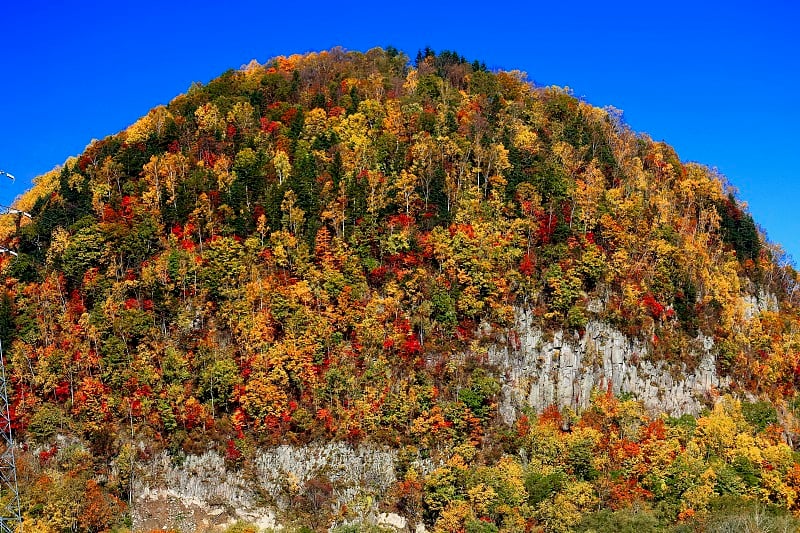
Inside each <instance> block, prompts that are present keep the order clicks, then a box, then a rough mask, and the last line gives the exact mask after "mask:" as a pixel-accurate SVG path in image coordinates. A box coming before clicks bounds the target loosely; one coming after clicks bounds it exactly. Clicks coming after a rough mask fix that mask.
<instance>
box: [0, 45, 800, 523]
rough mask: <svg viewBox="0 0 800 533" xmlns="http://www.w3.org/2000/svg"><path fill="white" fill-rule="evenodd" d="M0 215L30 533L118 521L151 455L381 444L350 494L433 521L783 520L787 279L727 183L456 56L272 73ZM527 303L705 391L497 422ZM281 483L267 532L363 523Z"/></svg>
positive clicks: (182, 106) (797, 427)
mask: <svg viewBox="0 0 800 533" xmlns="http://www.w3.org/2000/svg"><path fill="white" fill-rule="evenodd" d="M15 207H16V208H17V209H19V210H21V211H24V212H26V213H29V214H30V217H27V216H23V215H20V214H11V215H5V216H4V217H0V224H2V226H0V239H2V245H3V246H4V247H5V248H7V249H8V250H13V251H15V253H16V254H17V255H12V254H9V253H6V254H4V255H2V256H1V257H0V269H2V290H0V340H2V346H3V349H4V356H5V360H6V371H7V374H8V383H9V395H10V397H11V398H10V399H11V402H12V405H11V418H12V429H13V431H14V434H15V438H16V439H17V440H18V442H19V447H18V450H17V468H18V482H19V490H20V497H21V507H22V514H23V518H24V520H23V522H24V524H23V528H24V531H28V532H31V531H47V532H50V531H57V532H61V531H85V532H95V531H110V530H114V531H126V530H128V529H131V528H134V527H135V525H136V524H134V523H132V519H131V516H132V514H131V513H132V506H135V505H136V494H134V492H135V491H134V488H135V479H136V478H137V476H138V475H139V474H137V468H140V465H144V464H146V463H147V461H148V460H149V459H150V458H152V457H154V456H156V455H157V454H158V453H161V452H163V451H167V452H168V453H169V455H170V457H172V458H173V460H174V461H176V462H179V461H181V460H183V459H184V458H185V457H188V456H193V455H199V454H202V453H205V452H207V451H209V450H211V451H215V452H216V453H218V454H219V455H220V456H222V457H224V460H225V466H226V468H227V469H229V470H231V471H240V472H243V473H244V474H243V475H247V472H250V471H251V469H252V466H253V461H254V457H255V454H256V452H257V451H258V450H260V449H265V448H269V447H273V446H276V445H279V444H291V445H294V446H304V445H307V444H309V443H314V442H330V441H336V442H344V443H346V444H348V445H350V446H360V445H370V446H377V447H381V448H385V449H389V450H391V451H392V453H393V454H395V457H396V461H395V467H394V471H395V476H396V481H395V482H394V483H393V484H392V485H391V486H390V487H388V488H387V490H385V491H384V492H383V493H381V494H375V495H374V503H373V506H374V508H375V509H377V510H379V511H380V512H386V513H395V514H398V515H400V516H403V517H404V518H405V519H407V520H408V521H409V524H424V525H425V527H426V528H427V529H428V531H435V532H442V533H444V532H452V533H456V532H469V533H479V532H480V533H490V532H497V531H509V532H510V531H515V532H516V531H519V532H523V531H525V532H537V531H547V532H550V531H552V532H567V531H637V532H647V531H743V530H745V525H744V524H749V523H751V522H753V521H760V522H759V523H761V524H762V525H763V527H765V528H766V527H771V528H775V529H774V530H776V531H777V530H778V528H786V530H795V529H796V528H798V527H800V519H798V518H795V516H800V455H798V454H797V451H796V447H797V442H798V436H800V419H799V418H798V416H800V415H798V408H800V398H798V396H797V390H796V387H797V385H798V383H800V328H799V326H800V309H799V308H798V304H799V303H800V299H799V298H800V294H798V291H797V288H798V275H797V272H796V271H795V270H794V269H793V268H792V267H791V266H789V265H788V262H787V261H786V260H785V258H784V256H783V252H782V251H781V249H780V247H779V246H777V245H776V244H773V243H770V242H769V241H768V240H766V238H765V237H764V236H763V234H762V233H761V232H760V231H759V229H758V226H757V224H756V223H755V222H754V220H753V219H752V217H751V216H750V214H749V212H748V210H747V209H746V207H745V206H744V204H743V203H742V202H741V201H740V200H739V199H738V198H737V194H736V191H735V189H734V187H733V186H732V185H731V184H729V183H727V181H726V180H725V178H724V177H723V176H721V175H719V174H717V173H716V172H715V171H713V170H712V169H709V168H707V167H705V166H703V165H701V164H697V163H687V162H683V161H682V160H681V159H680V157H679V155H678V154H676V153H675V151H674V150H673V149H672V148H671V147H670V146H669V145H667V144H665V143H661V142H654V141H653V140H652V139H650V138H649V137H648V136H647V135H645V134H641V133H637V132H634V131H632V130H631V129H630V128H629V127H628V126H627V125H626V124H625V122H624V121H623V119H622V115H621V112H619V111H618V110H616V109H614V108H605V109H601V108H598V107H593V106H592V105H590V104H588V103H587V102H585V101H582V100H580V99H577V98H575V97H574V96H573V95H572V94H571V93H570V92H569V91H568V90H566V89H562V88H558V87H540V86H536V85H534V84H532V83H530V82H529V81H528V80H527V77H526V75H525V74H524V73H522V72H518V71H508V72H507V71H489V70H488V69H487V68H486V66H485V65H484V64H482V63H480V62H478V61H471V60H467V59H465V58H463V57H462V56H460V55H459V54H457V53H455V52H450V51H444V52H440V53H436V52H434V51H433V50H430V49H426V50H423V51H421V52H419V53H418V54H417V55H416V58H415V59H410V58H409V57H408V56H406V55H405V54H403V53H401V52H400V51H398V50H396V49H393V48H391V47H388V48H387V49H385V50H384V49H379V48H376V49H373V50H369V51H368V52H365V53H362V52H349V51H344V50H341V49H333V50H329V51H325V52H319V53H310V54H306V55H293V56H289V57H278V58H275V59H273V60H270V61H268V62H266V63H265V64H263V65H262V64H259V63H257V62H252V63H251V64H249V65H247V66H245V67H242V68H241V69H239V70H231V71H228V72H226V73H224V74H222V75H221V76H220V77H218V78H216V79H214V80H213V81H211V82H210V83H208V84H206V85H201V84H195V85H193V86H192V87H191V88H190V89H189V90H188V91H187V92H186V93H185V94H182V95H179V96H177V97H176V98H174V99H173V100H172V101H171V102H170V103H169V104H168V105H166V106H159V107H156V108H154V109H152V110H151V111H150V112H149V113H148V114H146V115H145V116H143V117H142V118H141V119H139V120H138V121H137V122H135V123H134V124H133V125H131V126H130V127H129V128H127V129H126V130H125V131H122V132H120V133H118V134H116V135H112V136H109V137H107V138H105V139H102V140H99V141H93V142H92V143H91V144H90V145H89V146H88V147H87V148H86V150H85V151H84V152H83V153H82V154H81V155H80V156H78V157H74V158H70V159H68V160H67V161H66V162H65V163H64V165H63V166H61V167H59V168H56V169H54V170H53V171H51V172H49V173H46V174H44V175H42V176H40V177H38V178H37V179H36V181H35V183H34V186H33V187H32V188H31V189H30V190H29V191H28V192H27V193H25V194H24V195H23V196H21V197H20V198H18V199H17V200H16V203H15ZM755 300H758V301H762V302H768V304H764V305H756V306H753V305H750V304H749V303H748V302H752V301H755ZM521 312H525V313H527V315H528V316H531V317H533V321H534V322H535V324H536V326H537V327H538V328H541V330H542V331H545V332H549V334H551V335H552V334H554V333H555V332H566V334H568V335H575V336H580V335H582V334H583V332H584V331H585V330H586V327H587V325H588V324H590V323H593V322H597V323H603V324H608V325H609V327H613V328H615V330H618V331H620V332H622V333H623V334H624V335H626V336H627V337H629V338H631V339H636V340H637V342H639V343H641V345H642V346H644V347H645V348H646V350H645V351H644V352H643V353H642V355H641V357H642V358H643V359H646V360H647V361H650V362H652V363H653V364H656V363H658V364H659V365H662V366H663V367H664V368H669V369H670V371H671V372H673V373H674V374H675V375H676V376H679V375H681V374H682V373H687V372H691V371H692V370H693V369H694V368H695V367H696V366H697V365H698V364H699V355H698V354H699V353H700V352H699V351H698V348H697V344H698V340H697V339H698V338H699V337H700V336H702V337H703V338H708V339H711V340H713V354H714V364H715V367H716V368H715V369H714V370H715V372H717V373H718V374H719V375H720V376H723V378H724V379H725V383H727V385H726V387H724V389H720V390H717V389H715V388H712V389H710V390H708V391H707V394H705V396H704V397H702V398H700V399H699V401H701V402H702V403H703V405H705V409H704V410H702V411H701V412H697V413H685V414H683V415H682V416H670V415H667V414H665V413H660V412H653V410H652V409H647V408H645V406H644V405H643V404H642V403H641V402H640V401H639V399H637V397H636V396H635V395H634V394H628V393H626V392H625V391H622V392H621V393H619V394H614V393H613V392H612V391H611V390H610V389H605V390H604V389H602V388H598V389H596V390H595V391H594V393H593V396H592V399H591V401H590V402H589V404H588V406H586V407H583V408H573V407H570V406H564V405H556V404H553V405H551V406H549V407H547V408H545V409H536V408H533V407H530V406H529V407H527V408H526V407H524V406H523V407H522V408H521V409H520V411H519V412H518V413H516V415H515V416H516V417H515V420H514V421H513V422H512V423H511V424H509V423H507V422H506V421H504V420H503V418H502V417H501V416H500V414H499V412H498V405H499V404H500V402H501V400H502V397H503V394H505V393H504V384H505V376H504V374H503V372H502V371H501V370H499V369H498V368H497V367H496V365H493V364H492V362H491V361H490V359H489V357H488V355H487V353H488V350H489V349H490V347H493V346H506V347H509V346H510V348H509V349H514V348H515V346H514V345H515V343H516V344H519V336H518V334H517V333H518V332H517V331H515V328H516V327H517V326H518V320H517V317H518V315H519V314H520V313H521ZM516 348H519V346H517V347H516ZM633 364H635V362H634V363H633ZM676 379H677V378H676ZM665 394H667V395H669V394H670V392H669V391H665ZM420 465H428V467H425V468H423V467H422V466H420ZM293 491H294V492H293V493H292V494H291V502H292V504H291V505H290V506H289V507H288V508H284V509H282V510H280V513H279V518H280V520H281V522H282V523H283V524H285V525H286V527H288V528H289V530H290V531H293V530H295V529H296V530H298V531H310V530H314V529H316V530H319V531H327V530H328V529H329V528H330V527H334V528H337V527H338V528H339V529H338V531H359V530H361V529H359V528H360V527H361V528H363V530H368V528H369V527H372V528H374V530H376V531H377V530H380V527H382V526H377V525H367V524H361V522H359V520H360V519H362V518H363V513H362V512H361V511H359V510H358V509H357V508H356V507H354V506H353V505H344V504H339V503H336V499H335V498H334V494H335V493H336V485H335V483H334V482H333V481H331V480H330V479H328V478H326V477H325V476H323V475H320V476H316V477H314V478H313V479H310V480H305V482H304V483H300V484H299V486H297V487H295V488H294V489H293ZM5 496H6V497H7V496H8V495H5ZM273 496H274V495H270V494H265V495H264V501H265V505H269V504H270V498H272V497H273ZM354 524H355V525H354ZM358 524H361V525H360V526H359V525H358ZM764 524H765V525H764ZM236 527H239V529H238V530H237V531H244V530H246V529H247V526H245V525H242V524H238V525H237V526H236ZM292 528H294V529H292ZM348 528H349V529H348ZM354 528H355V529H354ZM725 528H728V529H725ZM232 530H233V529H231V531H232ZM252 530H253V531H254V529H252ZM764 530H770V531H771V530H773V529H764ZM780 530H783V529H780Z"/></svg>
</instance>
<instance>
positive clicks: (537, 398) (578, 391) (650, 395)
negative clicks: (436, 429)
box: [489, 311, 729, 424]
mask: <svg viewBox="0 0 800 533" xmlns="http://www.w3.org/2000/svg"><path fill="white" fill-rule="evenodd" d="M515 330H516V333H517V337H518V340H519V341H518V342H515V343H508V344H509V345H501V344H497V345H495V346H493V347H490V349H489V360H490V362H491V363H492V364H495V365H497V366H498V367H499V369H500V372H501V375H502V377H503V378H504V379H503V384H502V390H501V404H500V414H501V416H502V417H503V419H504V420H505V421H506V422H507V423H509V424H510V423H513V421H514V420H515V419H516V417H517V414H518V412H519V410H520V408H521V407H524V406H531V407H533V408H535V409H536V410H538V411H541V410H542V409H544V408H546V407H548V406H550V405H553V404H555V405H558V406H559V407H571V408H573V409H579V408H583V407H586V406H587V405H588V403H589V400H590V399H591V394H592V391H593V390H599V391H605V390H608V389H609V388H610V389H611V391H612V392H613V393H614V394H617V395H618V394H620V393H631V394H632V395H633V396H634V397H635V398H637V399H639V400H641V401H642V402H643V403H644V405H645V407H646V408H647V409H649V410H651V411H657V412H666V413H669V414H670V415H680V414H684V413H693V414H696V413H698V412H699V411H700V410H701V409H702V408H703V406H704V403H703V401H704V399H705V398H706V397H707V396H708V394H709V393H710V392H711V391H712V389H719V388H723V387H726V386H727V385H728V382H729V381H728V380H727V379H724V378H720V377H719V376H718V375H717V371H716V366H715V359H714V353H713V348H714V342H713V340H712V339H711V338H708V337H699V338H698V339H697V342H696V343H695V344H696V345H697V349H698V352H699V353H698V354H697V355H698V356H699V360H700V363H699V364H698V365H697V368H694V369H687V368H686V367H685V366H684V367H681V368H679V369H675V368H669V367H668V365H666V364H665V363H662V362H655V363H654V362H651V361H649V360H648V357H647V351H646V348H645V347H644V346H643V345H642V344H641V343H640V342H638V341H636V340H633V339H630V338H629V337H626V336H625V335H624V334H623V333H622V332H620V331H618V330H616V329H614V328H612V327H611V326H609V325H607V324H604V323H602V322H597V321H590V322H589V323H588V324H587V326H586V330H585V332H584V334H583V336H582V337H578V338H575V337H568V336H565V334H564V332H561V331H559V332H556V333H555V334H554V335H553V336H552V340H551V339H548V338H547V337H546V335H545V333H544V332H543V331H542V330H541V329H539V328H538V327H536V326H534V325H533V323H532V317H531V316H530V315H529V314H528V313H526V312H524V311H518V313H517V319H516V326H515ZM511 344H513V345H511ZM676 370H678V371H677V372H676Z"/></svg>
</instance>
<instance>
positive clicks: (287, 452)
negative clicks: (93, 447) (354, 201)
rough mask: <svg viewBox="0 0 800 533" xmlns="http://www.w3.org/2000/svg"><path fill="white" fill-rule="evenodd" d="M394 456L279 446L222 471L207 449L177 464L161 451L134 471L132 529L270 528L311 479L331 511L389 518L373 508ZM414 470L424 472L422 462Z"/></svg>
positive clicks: (360, 449)
mask: <svg viewBox="0 0 800 533" xmlns="http://www.w3.org/2000/svg"><path fill="white" fill-rule="evenodd" d="M395 458H396V452H395V451H393V450H390V449H388V448H386V449H384V448H380V447H377V446H369V445H359V446H355V447H354V446H350V445H347V444H345V443H342V442H329V443H313V444H308V445H306V446H288V445H282V446H276V447H273V448H269V449H265V450H261V451H259V452H257V455H256V459H255V461H254V464H253V465H252V468H249V469H248V470H247V471H243V470H238V469H228V468H226V466H225V462H224V460H223V458H222V457H221V456H220V455H219V454H217V453H215V452H207V453H205V454H203V455H199V456H188V457H186V458H185V459H184V460H183V461H182V462H181V463H180V464H175V463H174V462H173V461H172V460H171V458H170V456H169V454H168V453H167V452H163V453H161V454H160V455H158V456H156V457H155V458H154V459H152V460H151V461H150V463H149V464H147V465H146V466H145V467H144V468H142V469H141V471H140V472H139V473H138V477H137V480H136V483H135V486H134V495H135V497H134V505H133V526H134V530H135V531H150V530H153V529H171V530H176V531H218V530H219V529H220V528H221V526H224V525H225V524H231V523H233V522H235V521H236V520H244V521H246V522H250V523H254V524H257V525H258V526H259V527H260V528H261V529H267V528H270V529H271V528H276V529H277V528H279V522H278V517H277V516H276V512H278V513H279V512H280V511H285V510H287V509H290V508H291V506H292V503H293V502H292V499H293V497H294V496H295V495H297V494H301V493H303V490H304V489H303V487H304V485H305V483H306V482H307V481H308V480H309V479H312V478H314V477H319V476H324V477H325V478H326V479H327V480H328V481H329V482H330V483H331V486H332V487H333V494H332V501H331V502H330V505H331V508H332V509H338V508H340V507H341V506H342V505H347V507H348V508H349V509H351V510H353V511H356V512H357V513H358V514H359V516H361V517H363V518H364V520H366V521H368V522H370V521H371V522H373V523H378V522H387V520H388V521H392V520H394V519H393V517H391V516H389V515H386V516H384V515H381V514H380V513H379V509H378V506H377V504H378V502H380V500H381V499H382V497H383V496H384V494H385V492H386V490H387V489H388V488H389V487H390V486H391V485H392V484H393V483H394V482H395V480H396V476H395V466H394V463H395ZM415 466H416V467H417V469H418V470H420V471H422V472H427V471H430V470H431V469H432V463H430V461H425V462H418V463H415Z"/></svg>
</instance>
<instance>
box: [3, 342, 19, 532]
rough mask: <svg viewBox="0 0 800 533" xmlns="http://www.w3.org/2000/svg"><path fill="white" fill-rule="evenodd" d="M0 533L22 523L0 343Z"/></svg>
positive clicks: (4, 365) (4, 367)
mask: <svg viewBox="0 0 800 533" xmlns="http://www.w3.org/2000/svg"><path fill="white" fill-rule="evenodd" d="M0 446H1V447H2V452H0V490H2V493H3V494H2V508H0V513H1V514H0V532H2V533H11V532H13V531H15V529H16V525H17V524H19V523H20V522H22V511H21V509H20V504H19V487H18V486H17V462H16V460H15V459H14V436H13V435H12V433H11V411H10V404H9V402H8V387H6V361H5V358H4V357H3V342H2V341H0Z"/></svg>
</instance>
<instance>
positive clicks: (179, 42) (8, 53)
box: [0, 0, 800, 259]
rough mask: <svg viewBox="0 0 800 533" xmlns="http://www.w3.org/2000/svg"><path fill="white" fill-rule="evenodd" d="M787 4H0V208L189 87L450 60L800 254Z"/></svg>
mask: <svg viewBox="0 0 800 533" xmlns="http://www.w3.org/2000/svg"><path fill="white" fill-rule="evenodd" d="M794 4H795V3H794V2H789V1H782V2H781V1H772V0H766V1H763V2H758V3H756V2H743V1H738V2H737V1H736V0H733V1H728V2H717V1H706V2H703V1H697V0H694V1H692V2H688V1H683V0H681V1H677V2H642V1H637V2H602V1H598V0H595V1H593V2H587V1H583V0H578V1H573V2H569V3H562V2H555V1H553V0H550V1H547V2H537V1H530V2H516V1H512V2H486V1H483V2H474V3H473V2H469V1H461V2H454V1H450V0H447V1H441V2H436V1H430V0H429V1H427V2H421V1H416V0H412V1H408V2H380V1H378V2H376V1H372V2H331V1H328V2H315V1H305V2H288V1H285V0H282V1H280V2H275V1H261V2H256V1H238V2H237V1H235V0H232V1H229V2H226V3H225V6H224V7H223V5H222V3H221V2H206V1H194V2H188V1H179V2H163V3H162V2H155V1H151V0H141V1H138V2H107V1H106V2H95V1H93V0H89V1H83V2H77V1H58V0H54V1H51V2H43V1H40V0H30V1H27V2H24V3H23V2H21V1H20V0H7V1H5V2H2V5H0V21H2V30H0V76H2V80H0V169H3V170H6V171H8V172H10V173H12V174H14V175H16V176H17V181H16V182H15V183H13V184H12V183H10V182H7V181H3V182H0V203H2V204H8V203H10V202H11V201H12V200H13V198H14V197H15V196H16V195H18V194H19V193H20V192H22V191H23V190H24V189H25V188H27V187H28V186H29V184H30V180H31V179H32V178H33V177H35V176H36V175H39V174H41V173H43V172H45V171H47V170H49V169H51V168H53V167H54V166H56V165H58V164H61V163H63V161H64V160H65V159H66V158H67V157H68V156H70V155H77V154H79V153H80V152H82V151H83V148H84V147H85V146H86V145H87V144H88V143H89V142H90V141H91V140H92V139H94V138H103V137H105V136H106V135H110V134H112V133H115V132H117V131H119V130H121V129H123V128H125V127H126V126H127V125H129V124H131V123H132V122H134V121H135V120H136V119H137V118H138V117H139V116H141V115H143V114H145V113H146V112H147V111H148V110H149V109H150V108H151V107H153V106H155V105H158V104H163V103H167V102H168V101H169V100H171V99H172V98H173V97H174V96H176V95H177V94H179V93H182V92H185V91H186V89H187V88H188V87H189V85H190V84H191V83H192V82H194V81H200V82H207V81H209V80H210V79H212V78H214V77H216V76H217V75H219V74H221V73H222V72H224V71H225V70H227V69H229V68H238V67H239V66H241V65H243V64H245V63H247V62H249V61H250V60H251V59H257V60H259V61H261V62H263V61H265V60H267V59H269V58H271V57H274V56H276V55H288V54H292V53H302V52H308V51H314V50H323V49H328V48H331V47H333V46H342V47H344V48H346V49H348V50H362V51H365V50H368V49H369V48H372V47H374V46H386V45H392V46H395V47H397V48H399V49H400V50H402V51H404V52H406V53H407V54H408V55H409V56H411V57H413V56H414V55H415V54H416V52H417V50H419V49H421V48H424V47H425V46H430V47H432V48H433V49H434V50H437V51H441V50H443V49H448V50H455V51H457V52H458V53H460V54H462V55H464V56H466V57H467V58H468V59H470V60H471V59H478V60H481V61H484V62H486V64H487V65H488V66H489V67H490V68H504V69H519V70H523V71H525V72H527V73H528V75H529V78H530V79H531V80H534V81H535V82H537V83H538V84H544V85H551V84H556V85H562V86H564V85H567V86H569V87H571V88H572V89H573V91H574V93H575V95H576V96H581V97H584V98H585V99H586V100H587V101H588V102H590V103H592V104H595V105H599V106H606V105H613V106H615V107H617V108H620V109H623V110H624V111H625V120H626V121H627V122H628V124H630V125H631V127H632V128H633V129H635V130H636V131H642V132H646V133H648V134H649V135H650V136H651V137H653V138H654V139H656V140H665V141H667V142H668V143H670V144H672V145H673V146H675V148H676V149H677V151H678V154H679V155H680V156H681V158H682V159H684V160H687V161H698V162H701V163H704V164H707V165H709V166H712V167H717V168H718V169H719V171H720V172H721V173H722V174H724V175H725V176H727V177H728V180H729V181H730V182H731V183H732V184H733V185H734V186H736V187H737V188H738V189H739V196H740V198H742V199H743V200H745V201H746V202H747V203H748V204H749V206H750V210H751V212H752V213H753V215H754V218H755V219H756V222H757V223H759V224H760V225H761V226H762V227H763V228H764V229H765V230H766V231H767V234H768V236H769V238H770V239H771V240H772V241H774V242H778V243H780V244H781V245H783V247H784V248H785V249H786V250H787V251H788V252H790V253H791V254H792V255H793V256H794V257H796V258H798V259H800V238H799V237H798V236H799V235H800V217H798V216H795V213H796V212H797V211H798V208H797V207H796V204H797V202H798V198H800V165H798V164H797V161H796V159H797V156H798V147H799V146H800V129H799V128H800V106H798V103H797V99H796V97H795V94H796V93H797V91H798V78H800V37H798V35H800V31H798V30H797V28H798V27H800V7H796V6H795V5H794Z"/></svg>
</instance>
